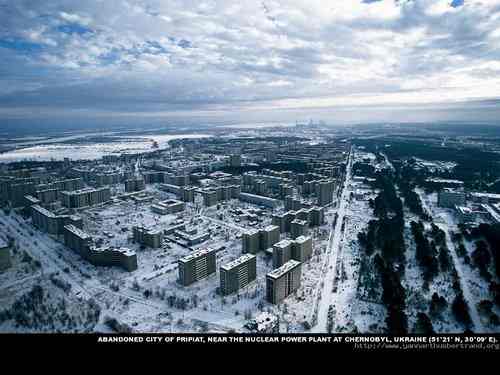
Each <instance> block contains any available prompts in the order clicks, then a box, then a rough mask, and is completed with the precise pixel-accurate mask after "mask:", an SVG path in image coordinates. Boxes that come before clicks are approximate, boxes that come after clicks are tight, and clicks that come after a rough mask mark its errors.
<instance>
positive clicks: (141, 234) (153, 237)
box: [132, 226, 163, 249]
mask: <svg viewBox="0 0 500 375" xmlns="http://www.w3.org/2000/svg"><path fill="white" fill-rule="evenodd" d="M132 233H133V236H134V242H136V243H139V244H141V245H144V246H147V247H151V248H153V249H157V248H159V247H161V245H162V243H163V232H162V231H161V230H149V229H147V228H144V227H139V226H134V227H133V228H132Z"/></svg>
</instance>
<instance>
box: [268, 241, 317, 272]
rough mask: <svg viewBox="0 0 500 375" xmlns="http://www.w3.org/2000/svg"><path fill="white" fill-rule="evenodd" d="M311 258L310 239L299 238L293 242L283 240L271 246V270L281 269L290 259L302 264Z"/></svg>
mask: <svg viewBox="0 0 500 375" xmlns="http://www.w3.org/2000/svg"><path fill="white" fill-rule="evenodd" d="M311 257H312V238H311V237H305V236H300V237H298V238H297V239H295V240H293V241H290V240H283V241H280V242H278V243H276V244H275V245H274V246H273V268H278V267H281V266H282V265H283V264H285V263H286V262H288V261H289V260H291V259H293V260H296V261H298V262H301V263H302V262H306V261H307V260H309V259H311Z"/></svg>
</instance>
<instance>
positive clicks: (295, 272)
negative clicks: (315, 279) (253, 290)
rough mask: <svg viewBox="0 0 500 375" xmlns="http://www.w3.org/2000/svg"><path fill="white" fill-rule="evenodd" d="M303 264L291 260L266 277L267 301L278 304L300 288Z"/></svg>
mask: <svg viewBox="0 0 500 375" xmlns="http://www.w3.org/2000/svg"><path fill="white" fill-rule="evenodd" d="M301 275H302V264H301V263H300V262H297V261H296V260H290V261H288V262H286V263H285V264H283V265H282V266H281V267H280V268H277V269H275V270H273V271H271V272H269V273H268V274H267V275H266V299H267V301H268V302H269V303H272V304H278V303H280V302H281V301H283V300H284V299H285V298H286V297H288V296H289V295H290V294H292V293H294V292H295V291H296V290H297V289H299V288H300V278H301Z"/></svg>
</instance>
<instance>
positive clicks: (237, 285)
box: [220, 254, 257, 296]
mask: <svg viewBox="0 0 500 375" xmlns="http://www.w3.org/2000/svg"><path fill="white" fill-rule="evenodd" d="M256 277H257V257H256V256H255V255H252V254H245V255H243V256H241V257H239V258H238V259H236V260H233V261H232V262H230V263H228V264H225V265H223V266H222V267H221V268H220V292H221V294H222V295H224V296H226V295H228V294H232V293H234V292H237V291H238V290H239V289H241V288H244V287H245V286H247V285H248V284H249V283H250V282H252V281H253V280H255V279H256Z"/></svg>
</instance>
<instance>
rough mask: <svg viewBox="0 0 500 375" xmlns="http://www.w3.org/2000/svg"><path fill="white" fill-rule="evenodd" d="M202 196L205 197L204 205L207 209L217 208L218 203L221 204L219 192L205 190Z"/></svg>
mask: <svg viewBox="0 0 500 375" xmlns="http://www.w3.org/2000/svg"><path fill="white" fill-rule="evenodd" d="M202 195H203V204H204V205H205V206H206V207H211V206H215V205H216V204H217V202H219V199H218V197H217V191H215V190H205V191H203V193H202Z"/></svg>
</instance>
